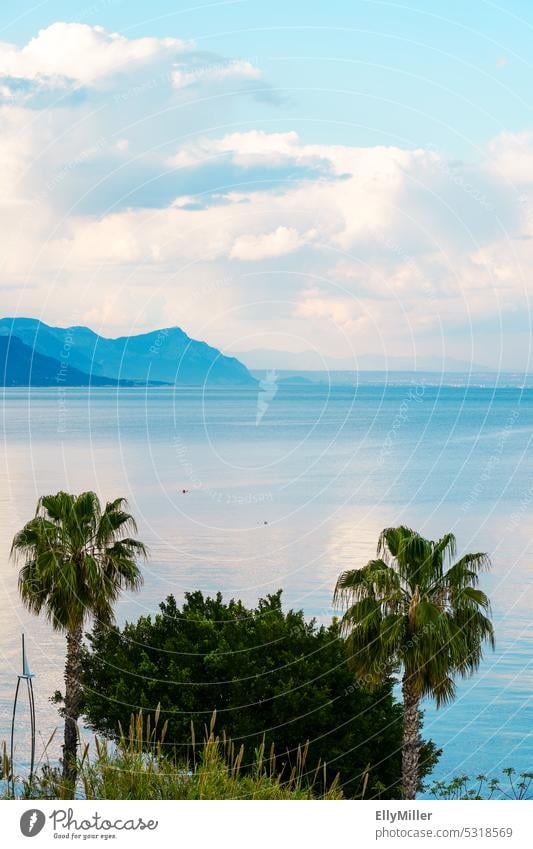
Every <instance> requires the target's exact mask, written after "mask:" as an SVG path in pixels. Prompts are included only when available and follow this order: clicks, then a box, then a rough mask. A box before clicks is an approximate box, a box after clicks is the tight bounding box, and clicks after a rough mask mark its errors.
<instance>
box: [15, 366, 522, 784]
mask: <svg viewBox="0 0 533 849" xmlns="http://www.w3.org/2000/svg"><path fill="white" fill-rule="evenodd" d="M2 393H3V394H2V401H1V423H0V427H1V466H0V474H1V478H2V487H1V492H0V555H1V556H0V580H1V587H2V615H1V617H0V659H1V666H0V741H2V740H4V739H5V740H8V739H9V734H10V728H11V716H12V706H13V695H14V690H15V686H16V682H17V675H18V674H19V673H20V672H21V635H22V633H24V634H25V639H26V649H27V655H28V662H29V664H30V667H31V670H32V672H34V673H35V676H36V677H35V678H34V679H33V685H34V690H35V699H36V715H37V755H38V758H39V759H41V761H42V760H43V759H47V758H51V759H52V761H53V760H54V759H55V758H57V756H58V753H59V746H60V742H61V741H60V737H61V720H60V718H59V716H58V713H57V708H56V707H55V706H54V705H53V704H52V703H51V702H50V696H51V695H52V694H53V692H54V691H55V690H56V689H60V688H61V686H62V674H63V664H64V651H65V641H64V637H62V636H61V635H60V634H56V633H54V632H53V631H52V630H51V628H50V626H49V624H48V623H47V622H46V621H45V620H44V618H36V617H35V616H32V615H30V614H28V613H27V612H26V611H25V610H24V609H23V607H22V605H21V603H20V600H19V597H18V591H17V567H16V565H15V564H14V563H13V561H12V560H11V559H10V547H11V542H12V539H13V535H14V534H15V533H16V531H17V530H18V529H19V528H21V527H22V526H23V524H24V523H25V522H26V521H27V520H28V519H29V518H30V517H31V516H32V515H33V514H34V511H35V507H36V503H37V499H38V498H39V496H40V495H43V494H47V493H53V492H56V491H58V490H60V489H66V490H68V491H71V492H81V491H83V490H87V489H94V490H96V491H97V492H98V493H99V495H100V496H101V498H102V499H104V500H105V499H112V498H115V497H117V496H124V497H126V498H127V500H128V503H129V509H130V512H131V513H133V514H134V516H135V517H136V519H137V522H138V536H139V537H140V538H141V539H142V540H143V541H144V542H145V543H146V544H147V546H148V548H149V558H148V560H147V562H146V563H145V565H144V567H143V572H144V586H143V587H142V589H141V591H139V592H137V593H128V594H126V595H124V596H123V597H122V598H121V600H120V601H119V603H118V605H117V608H116V614H117V620H118V622H119V623H123V622H124V621H126V620H130V621H131V620H135V619H137V618H138V617H139V616H140V615H146V614H154V613H156V612H157V611H158V605H159V603H160V602H161V601H162V600H163V599H165V598H166V596H168V595H169V594H171V593H172V594H174V596H175V597H176V598H177V600H178V601H182V600H183V597H184V593H185V592H187V591H189V590H196V589H201V590H202V591H204V592H205V593H216V592H217V591H219V590H220V591H221V592H222V593H223V594H224V596H225V597H226V598H230V597H234V598H241V599H243V600H244V601H245V602H246V603H247V604H253V603H254V602H256V601H257V599H258V598H260V597H263V596H265V595H266V594H267V593H271V592H274V591H276V590H278V589H279V588H282V589H283V599H284V605H285V606H286V608H297V609H300V608H301V609H303V610H304V611H305V614H306V616H307V617H309V618H312V617H314V618H315V619H316V620H317V621H319V622H327V621H329V620H330V618H331V616H332V615H334V614H335V613H337V614H338V612H339V611H336V610H335V609H334V608H333V607H332V593H333V588H334V586H335V581H336V579H337V576H338V575H339V573H340V572H342V571H344V570H346V569H350V568H356V567H359V566H362V565H363V564H364V563H366V561H367V560H369V559H370V558H372V557H373V556H374V555H375V552H376V544H377V540H378V536H379V533H380V531H381V530H382V529H383V528H384V527H387V526H391V525H398V524H407V525H409V526H411V527H413V528H415V529H416V530H418V531H419V532H420V533H422V534H423V535H425V536H428V537H430V538H434V539H435V538H438V537H439V536H441V535H442V534H444V533H446V532H449V531H451V532H453V533H454V534H455V535H456V537H457V542H458V555H460V554H461V553H465V552H470V551H476V552H477V551H483V552H487V553H488V554H489V555H490V558H491V561H492V568H491V570H490V571H489V572H488V573H487V574H486V575H484V576H483V578H482V587H483V589H485V590H486V592H487V593H488V594H489V596H490V598H491V601H492V611H493V619H494V623H495V631H496V649H495V651H494V652H493V651H491V650H489V649H487V650H486V651H485V656H484V659H483V661H482V663H481V666H480V668H479V670H478V671H477V672H476V673H475V674H474V675H473V676H472V677H471V678H468V679H465V680H460V681H459V682H458V687H457V697H456V699H455V701H454V702H453V703H451V704H450V705H447V706H446V707H443V708H440V709H439V710H437V709H436V707H435V705H434V704H433V703H432V702H431V701H426V702H425V703H424V705H423V707H424V728H423V734H424V737H426V738H431V739H433V740H434V741H435V743H436V744H437V745H438V746H439V747H441V748H442V750H443V753H442V756H441V758H440V761H439V763H438V765H437V766H436V768H435V770H434V774H433V778H434V779H435V780H441V781H446V780H450V779H451V778H453V777H454V776H457V775H477V774H478V773H480V772H486V773H487V774H489V775H498V774H501V771H502V769H504V768H506V767H509V766H512V767H514V768H515V769H516V770H517V771H519V772H520V771H522V770H533V734H532V732H533V700H532V692H533V453H532V438H533V384H532V381H531V379H524V377H523V376H520V375H502V374H500V375H490V374H489V375H472V374H469V375H432V374H424V373H416V374H414V373H413V374H410V373H402V374H399V373H396V374H394V375H391V374H389V375H380V374H366V375H362V374H361V375H356V376H355V377H354V379H353V380H351V382H347V384H346V385H342V382H341V383H339V382H332V381H328V380H327V379H326V380H324V381H322V382H320V383H317V382H310V381H306V380H302V381H300V382H298V383H295V382H291V380H282V379H279V377H278V376H277V375H276V374H275V373H268V374H267V375H265V376H264V378H263V380H262V381H261V382H260V383H259V384H258V385H257V387H255V386H253V387H242V388H239V387H220V388H210V389H207V388H202V387H172V388H163V387H158V388H146V387H142V388H118V389H115V388H99V389H66V388H61V387H58V388H57V389H56V388H53V389H31V390H27V389H15V388H14V389H11V388H5V389H3V390H2ZM22 695H23V698H22V699H21V702H20V705H19V708H18V710H17V715H16V721H15V751H16V766H17V769H18V770H19V771H21V772H23V771H24V769H25V768H27V764H28V757H29V723H28V710H27V705H26V699H25V695H24V692H23V693H22ZM288 719H290V718H289V717H288ZM55 729H57V730H56V731H55V736H54V730H55ZM50 737H52V740H51V742H50Z"/></svg>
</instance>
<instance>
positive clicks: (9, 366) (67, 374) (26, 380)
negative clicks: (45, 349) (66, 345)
mask: <svg viewBox="0 0 533 849" xmlns="http://www.w3.org/2000/svg"><path fill="white" fill-rule="evenodd" d="M122 383H124V382H123V381H118V380H114V379H113V378H109V377H102V376H100V375H92V376H91V375H89V374H85V372H82V371H80V370H79V369H77V368H73V367H72V366H69V367H68V368H65V367H64V366H63V365H62V363H61V362H60V361H59V360H56V359H54V358H53V357H46V356H45V355H44V354H39V353H38V352H37V351H34V350H32V348H30V347H29V345H25V344H24V342H21V341H20V339H17V337H16V336H0V385H1V386H58V387H59V386H62V385H63V386H118V385H120V384H122ZM125 385H131V384H130V383H129V381H128V382H125Z"/></svg>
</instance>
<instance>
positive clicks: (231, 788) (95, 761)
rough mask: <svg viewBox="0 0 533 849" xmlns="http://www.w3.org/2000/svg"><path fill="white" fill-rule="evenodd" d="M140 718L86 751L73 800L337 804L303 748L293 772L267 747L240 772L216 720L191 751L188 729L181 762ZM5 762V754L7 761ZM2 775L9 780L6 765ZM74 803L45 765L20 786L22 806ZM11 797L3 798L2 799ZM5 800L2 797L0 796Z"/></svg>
mask: <svg viewBox="0 0 533 849" xmlns="http://www.w3.org/2000/svg"><path fill="white" fill-rule="evenodd" d="M158 720H159V711H157V712H156V715H155V717H154V718H153V720H152V719H151V717H150V716H148V717H146V718H145V717H144V716H143V715H142V714H137V715H135V716H133V717H132V718H131V722H130V726H129V729H128V731H127V733H125V732H124V731H122V730H121V733H120V736H119V739H118V741H117V742H116V743H111V742H109V741H106V740H102V739H100V738H98V737H96V738H95V741H94V749H92V748H91V747H89V745H88V744H87V745H86V746H85V747H84V750H83V753H82V756H81V758H80V761H79V765H78V779H77V784H76V796H78V797H79V798H85V799H97V800H101V799H155V800H158V799H342V798H343V796H342V791H341V788H340V786H339V781H338V779H335V781H334V782H333V783H332V784H330V785H329V786H328V785H327V784H326V778H325V768H324V766H322V767H321V766H318V767H317V768H316V769H315V770H313V771H309V770H308V769H306V758H307V746H303V747H299V748H298V750H297V753H296V757H295V759H294V762H293V763H292V764H286V763H283V764H282V765H281V766H280V765H279V763H278V758H277V757H276V755H275V753H274V751H273V749H271V750H270V751H269V752H266V751H265V746H264V744H263V745H261V746H260V747H259V748H258V750H257V751H256V753H255V760H254V763H253V764H252V765H251V767H250V766H248V767H246V768H245V767H244V765H243V755H244V748H243V747H242V746H241V747H236V746H235V744H234V743H233V741H232V740H230V739H229V738H227V737H226V736H225V735H224V734H222V735H221V736H218V735H217V734H216V733H215V716H214V715H213V718H212V721H211V724H210V726H209V728H207V729H206V730H205V735H204V739H203V741H202V742H201V743H200V744H197V743H196V737H195V733H194V728H193V727H191V742H190V753H189V756H188V757H187V758H185V759H182V760H180V759H179V758H177V757H176V756H174V755H172V754H168V752H166V751H165V750H166V749H167V747H166V746H164V739H165V732H166V724H165V725H163V727H162V728H161V729H159V727H158ZM4 757H5V753H4ZM4 769H5V770H6V771H7V773H8V774H10V773H11V770H10V765H9V764H8V762H7V761H6V762H5V763H4ZM67 793H69V795H72V791H71V790H70V792H69V791H65V790H64V788H63V787H62V784H61V774H60V771H59V770H58V769H57V768H55V769H54V768H53V767H51V766H50V765H49V764H45V765H43V767H42V768H41V770H40V771H39V773H38V774H37V775H36V776H35V777H34V778H33V780H32V781H31V782H29V781H27V780H26V781H25V782H23V785H22V792H21V793H20V794H19V797H20V795H21V796H22V798H31V799H39V798H41V799H42V798H48V799H50V798H64V797H65V795H67ZM8 795H9V792H8V793H7V796H8ZM5 797H6V796H5Z"/></svg>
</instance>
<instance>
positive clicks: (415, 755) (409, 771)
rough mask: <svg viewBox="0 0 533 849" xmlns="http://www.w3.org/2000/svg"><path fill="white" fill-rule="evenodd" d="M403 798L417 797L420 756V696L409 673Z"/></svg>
mask: <svg viewBox="0 0 533 849" xmlns="http://www.w3.org/2000/svg"><path fill="white" fill-rule="evenodd" d="M402 692H403V742H402V786H403V790H402V798H403V799H416V791H417V788H418V762H419V758H420V746H421V740H420V711H419V705H420V696H419V694H418V693H417V691H416V688H415V687H414V684H413V681H412V678H410V677H408V675H407V673H405V675H404V676H403V682H402Z"/></svg>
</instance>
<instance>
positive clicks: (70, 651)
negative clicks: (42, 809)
mask: <svg viewBox="0 0 533 849" xmlns="http://www.w3.org/2000/svg"><path fill="white" fill-rule="evenodd" d="M81 640H82V626H81V625H79V626H78V627H77V628H75V629H74V630H72V631H69V632H68V633H67V659H66V663H65V702H64V716H65V738H64V744H63V781H64V783H65V784H66V785H68V786H69V787H70V788H71V789H73V788H74V784H75V782H76V775H77V770H76V756H77V750H78V718H79V715H80V709H81Z"/></svg>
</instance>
